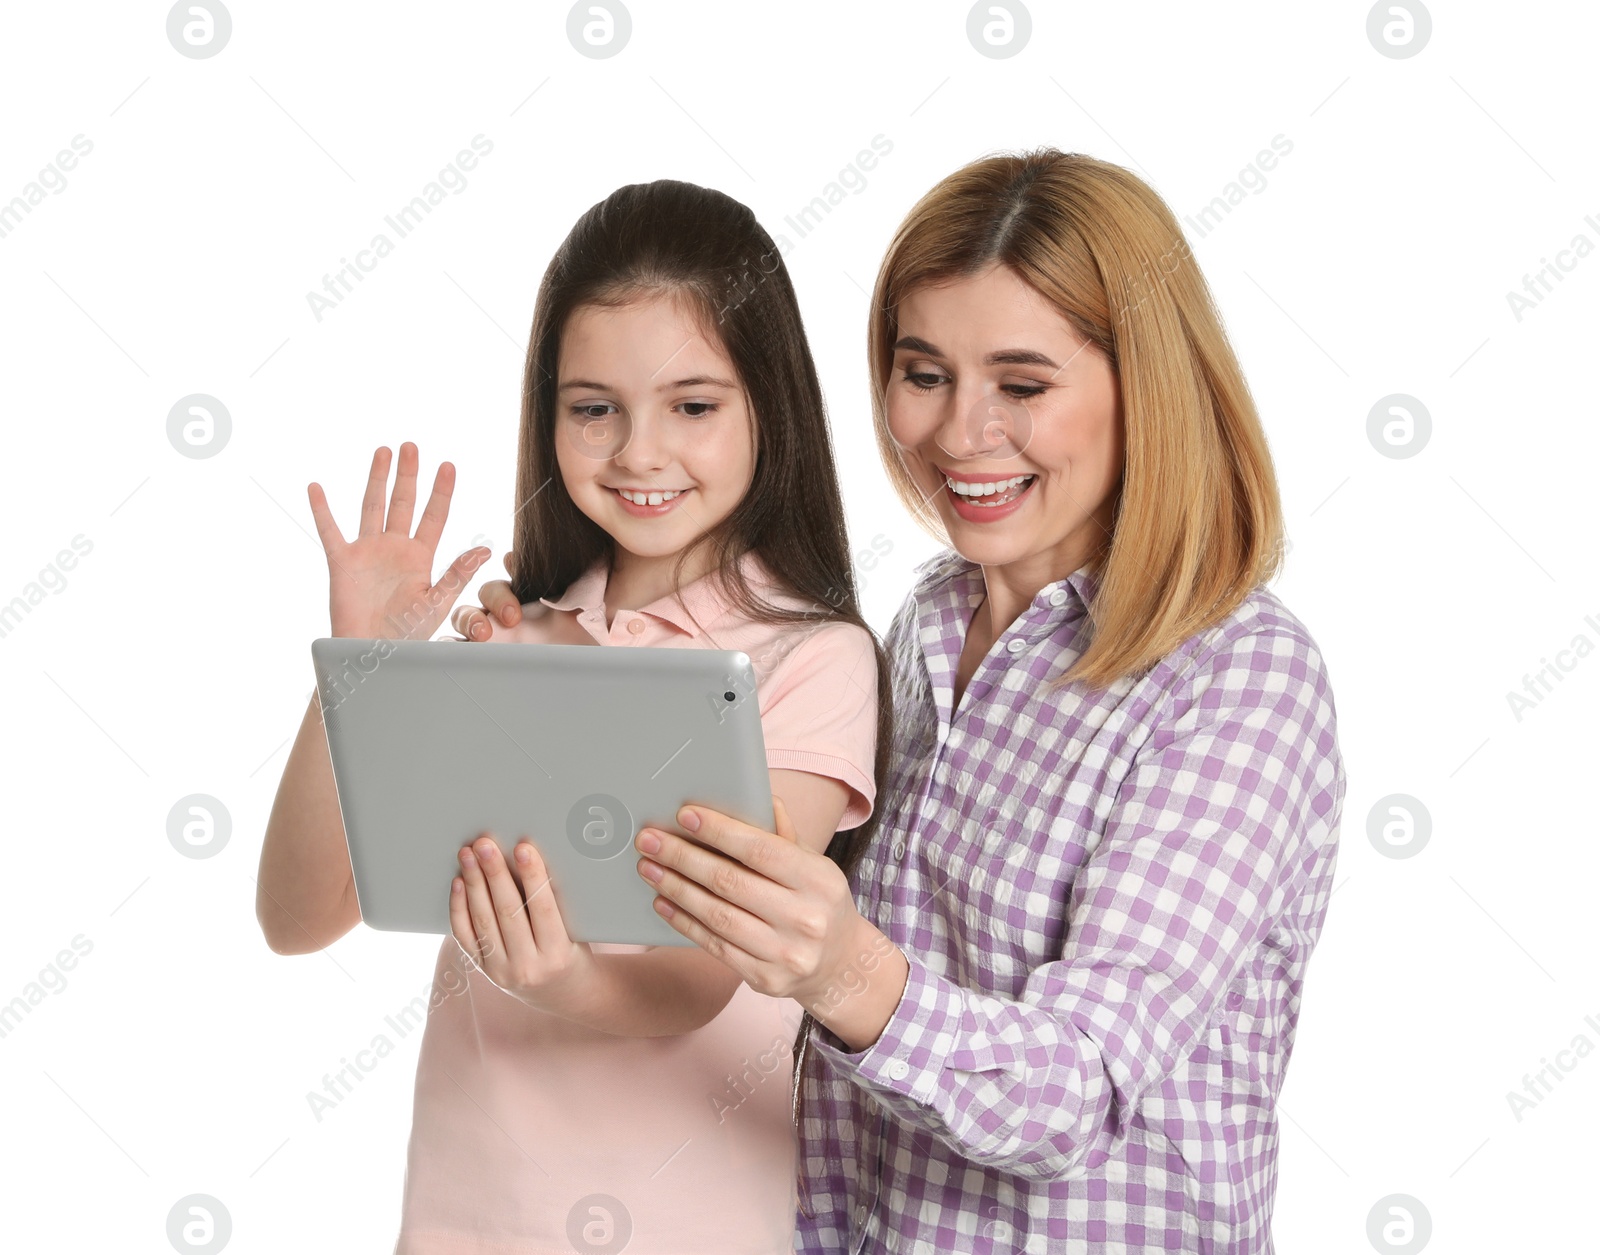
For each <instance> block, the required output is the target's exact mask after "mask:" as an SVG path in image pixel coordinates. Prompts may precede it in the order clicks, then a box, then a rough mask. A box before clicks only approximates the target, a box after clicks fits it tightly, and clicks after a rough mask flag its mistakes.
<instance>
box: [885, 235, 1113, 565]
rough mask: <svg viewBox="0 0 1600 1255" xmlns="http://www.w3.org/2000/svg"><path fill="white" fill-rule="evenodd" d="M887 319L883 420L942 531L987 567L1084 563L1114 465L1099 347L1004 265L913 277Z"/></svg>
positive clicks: (1100, 533)
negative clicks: (917, 282)
mask: <svg viewBox="0 0 1600 1255" xmlns="http://www.w3.org/2000/svg"><path fill="white" fill-rule="evenodd" d="M897 321H898V335H899V339H898V340H897V341H896V342H895V346H894V363H893V370H892V371H891V373H890V378H889V386H888V393H887V396H886V398H885V415H886V418H887V420H888V427H889V433H890V435H891V436H892V437H893V438H894V441H895V443H896V444H897V445H898V446H899V447H900V452H901V456H902V458H903V459H904V461H905V465H906V467H907V469H908V470H909V471H910V473H911V475H912V477H913V478H914V479H915V480H916V481H917V483H918V484H920V485H921V487H922V491H923V493H924V494H926V496H927V497H930V498H932V499H933V500H934V501H935V502H937V504H938V509H939V515H940V517H941V519H942V520H943V522H944V526H945V530H946V532H947V534H948V535H949V537H950V543H951V545H952V546H953V547H954V548H955V549H956V551H957V552H959V553H960V554H961V555H962V556H963V557H965V558H967V559H969V560H970V561H973V562H978V563H980V564H982V565H984V566H986V567H1004V566H1009V565H1011V564H1013V563H1019V562H1022V563H1028V564H1029V565H1030V566H1032V565H1035V564H1041V565H1043V566H1045V567H1046V568H1048V569H1049V570H1051V571H1072V570H1076V569H1077V568H1078V567H1079V566H1082V565H1083V564H1084V563H1085V562H1086V561H1088V560H1089V559H1090V558H1091V557H1092V556H1094V555H1095V554H1096V553H1098V552H1099V550H1100V548H1101V546H1102V545H1103V544H1104V542H1105V541H1106V540H1107V539H1108V538H1109V536H1110V533H1111V524H1112V520H1113V517H1114V509H1115V503H1116V489H1117V485H1118V483H1119V481H1120V478H1121V474H1122V459H1123V445H1122V413H1121V398H1120V393H1119V390H1118V387H1117V377H1116V372H1115V371H1114V370H1112V368H1111V365H1110V363H1109V362H1108V361H1107V360H1106V358H1105V357H1104V355H1102V354H1101V353H1100V352H1099V351H1098V350H1097V349H1096V348H1095V347H1094V346H1093V345H1091V344H1090V343H1089V342H1087V341H1086V340H1084V339H1083V338H1082V337H1081V336H1079V335H1078V333H1077V332H1076V331H1075V330H1074V329H1073V327H1072V325H1071V323H1069V322H1068V321H1067V320H1066V318H1064V317H1063V316H1062V315H1061V313H1060V312H1059V311H1058V310H1057V309H1056V308H1055V307H1054V306H1053V305H1051V304H1050V303H1049V302H1048V301H1047V300H1045V298H1044V297H1042V296H1041V295H1040V294H1039V293H1038V292H1037V291H1035V290H1034V289H1033V288H1032V287H1030V286H1029V285H1028V284H1026V283H1024V282H1023V281H1022V279H1021V278H1019V277H1018V275H1017V274H1016V272H1015V271H1013V270H1011V269H1010V268H1009V267H1006V266H1001V265H996V266H993V267H991V268H990V269H988V270H987V271H984V272H983V273H981V274H978V275H974V276H969V277H967V278H964V279H960V280H956V281H954V282H951V283H946V284H940V285H938V286H923V287H920V288H916V289H914V290H913V291H911V292H910V293H908V294H907V295H906V297H905V298H904V299H903V300H901V302H900V304H899V307H898V310H897ZM952 481H953V482H952ZM1019 481H1020V482H1019ZM985 489H987V490H988V491H987V492H985V491H984V490H985ZM1052 578H1054V577H1052Z"/></svg>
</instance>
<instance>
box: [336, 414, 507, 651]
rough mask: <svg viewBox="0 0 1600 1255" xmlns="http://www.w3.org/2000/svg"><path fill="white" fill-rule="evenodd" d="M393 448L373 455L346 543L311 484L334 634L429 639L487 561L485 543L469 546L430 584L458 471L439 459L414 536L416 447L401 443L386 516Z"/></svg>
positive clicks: (370, 637)
mask: <svg viewBox="0 0 1600 1255" xmlns="http://www.w3.org/2000/svg"><path fill="white" fill-rule="evenodd" d="M389 457H390V454H389V450H388V449H387V448H380V449H379V450H378V451H377V452H376V453H374V454H373V455H372V472H371V474H370V475H369V476H368V477H367V492H366V496H365V497H364V498H362V502H361V526H360V530H359V531H358V532H357V534H356V538H355V539H354V540H351V541H346V540H345V538H344V535H343V533H342V532H340V531H339V527H338V525H337V524H336V523H335V522H334V521H333V514H332V512H331V511H330V510H329V509H328V499H327V497H326V496H325V495H324V494H323V491H322V486H321V485H320V484H315V483H313V484H311V485H310V486H309V487H308V488H307V490H306V491H307V495H308V496H309V497H310V499H311V515H312V517H313V518H314V519H315V520H316V524H317V535H318V536H319V537H320V538H321V540H322V548H323V550H324V551H325V552H326V554H327V556H328V611H329V615H330V617H331V619H332V625H333V635H334V636H354V637H365V638H368V639H376V638H380V637H382V638H390V639H406V640H427V639H428V638H429V637H430V636H432V635H433V634H434V632H435V631H437V630H438V627H439V625H440V624H441V623H443V622H444V619H445V616H446V615H447V614H449V613H450V607H451V606H452V605H454V604H455V601H456V598H458V597H459V596H461V593H462V590H463V589H465V588H466V586H467V581H468V580H469V579H470V578H471V577H472V574H473V572H474V571H476V570H477V569H478V568H479V567H480V566H481V565H483V563H484V562H485V561H487V560H488V557H489V551H488V550H487V549H485V548H478V549H469V550H467V552H466V553H464V554H462V555H461V556H460V557H459V558H457V559H456V560H455V561H454V562H453V563H451V564H450V568H449V569H448V570H447V571H445V573H444V574H443V575H442V576H440V577H439V582H438V583H437V584H435V583H434V582H433V557H434V551H435V550H436V549H437V548H438V546H439V536H440V534H441V533H442V532H443V531H444V524H445V519H446V518H448V517H449V514H450V494H451V493H452V492H453V491H454V490H455V480H456V470H455V467H454V466H452V465H451V464H450V463H449V462H441V463H440V464H439V472H438V474H437V475H436V476H435V477H434V481H433V495H432V496H430V497H429V498H428V504H427V506H426V508H424V510H423V511H422V518H421V519H420V520H419V521H418V523H417V530H416V534H415V535H412V533H411V515H412V511H413V510H414V509H415V507H416V501H417V446H416V445H414V444H412V443H411V442H410V441H407V442H406V443H404V444H402V445H401V446H400V468H399V473H398V474H397V475H396V476H395V481H394V494H393V496H391V497H390V498H389V509H388V515H387V517H385V514H384V507H383V493H384V489H385V488H386V487H387V486H388V483H389Z"/></svg>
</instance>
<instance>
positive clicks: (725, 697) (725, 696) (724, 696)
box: [722, 689, 733, 702]
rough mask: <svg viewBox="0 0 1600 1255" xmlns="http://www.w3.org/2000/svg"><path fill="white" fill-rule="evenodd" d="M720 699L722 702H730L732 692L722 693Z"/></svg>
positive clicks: (730, 690)
mask: <svg viewBox="0 0 1600 1255" xmlns="http://www.w3.org/2000/svg"><path fill="white" fill-rule="evenodd" d="M722 698H723V700H724V701H729V702H731V701H732V700H733V690H732V689H729V690H728V691H727V692H726V693H724V694H723V695H722Z"/></svg>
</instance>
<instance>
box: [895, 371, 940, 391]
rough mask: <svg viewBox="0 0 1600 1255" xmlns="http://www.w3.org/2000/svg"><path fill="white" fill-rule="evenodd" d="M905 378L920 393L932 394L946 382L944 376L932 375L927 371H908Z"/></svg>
mask: <svg viewBox="0 0 1600 1255" xmlns="http://www.w3.org/2000/svg"><path fill="white" fill-rule="evenodd" d="M904 377H905V381H906V382H907V383H908V384H910V385H911V386H912V387H913V388H915V389H916V390H917V391H918V392H932V391H933V390H934V389H935V388H936V387H938V386H939V385H940V384H942V383H943V382H944V376H943V375H934V374H930V373H929V372H927V371H925V370H908V371H906V373H905V376H904Z"/></svg>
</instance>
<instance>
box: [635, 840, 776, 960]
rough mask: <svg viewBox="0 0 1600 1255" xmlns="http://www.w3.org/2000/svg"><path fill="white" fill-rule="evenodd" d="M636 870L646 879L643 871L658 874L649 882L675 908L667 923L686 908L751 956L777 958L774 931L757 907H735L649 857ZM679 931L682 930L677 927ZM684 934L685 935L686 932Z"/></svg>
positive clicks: (713, 932) (711, 931)
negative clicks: (750, 909) (749, 908)
mask: <svg viewBox="0 0 1600 1255" xmlns="http://www.w3.org/2000/svg"><path fill="white" fill-rule="evenodd" d="M639 871H640V874H641V875H644V876H645V879H646V880H650V879H651V876H650V875H645V873H646V872H647V871H648V872H651V873H652V874H654V873H656V872H659V873H660V875H659V877H658V878H657V879H655V880H654V881H653V882H652V883H653V884H654V885H655V890H656V892H657V893H659V894H660V895H661V896H662V897H664V898H666V899H667V900H668V901H669V902H671V903H672V904H673V905H674V906H675V907H677V908H678V910H677V912H676V913H675V914H674V915H673V916H672V917H671V922H673V923H674V924H676V923H677V917H678V916H679V915H682V914H683V912H685V911H687V912H688V913H689V914H690V915H692V916H693V917H694V918H695V919H696V920H697V921H698V922H699V923H700V924H701V925H702V927H703V928H704V929H705V931H706V933H708V934H710V935H712V936H715V937H718V938H720V939H721V940H722V941H724V942H727V943H729V944H731V945H732V946H734V947H735V948H736V949H738V950H741V951H743V952H744V953H745V954H746V955H748V956H750V957H751V958H753V959H757V960H759V961H760V962H763V963H770V962H773V961H774V960H776V958H777V957H778V956H777V949H778V946H777V940H778V937H777V933H776V932H775V931H774V930H773V928H772V925H770V924H769V923H767V921H766V919H765V918H763V917H762V916H761V914H760V911H759V908H757V910H756V913H755V914H752V913H751V911H748V910H746V909H744V907H742V906H736V905H734V904H733V903H732V902H729V901H727V900H726V899H724V898H722V897H719V896H718V895H717V894H715V893H712V892H710V891H709V890H707V889H705V888H703V887H702V884H703V882H701V881H697V880H691V879H689V878H687V877H686V876H683V875H680V874H679V873H678V872H675V871H673V870H672V869H671V868H669V867H663V866H661V865H660V864H659V863H654V864H653V863H652V862H651V860H649V859H640V860H639ZM768 888H769V889H770V888H771V886H770V885H769V886H768ZM679 931H680V932H682V931H683V930H682V929H681V928H680V929H679ZM684 935H685V936H688V934H687V933H685V934H684ZM695 940H698V938H696V939H695ZM712 954H713V955H714V956H715V957H717V958H719V959H720V958H722V955H721V954H720V953H718V952H717V951H712ZM726 961H727V960H724V962H726Z"/></svg>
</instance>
